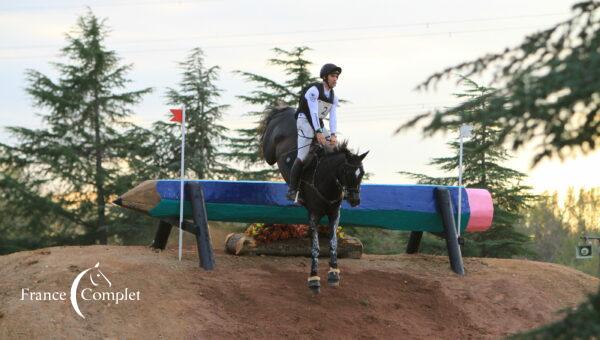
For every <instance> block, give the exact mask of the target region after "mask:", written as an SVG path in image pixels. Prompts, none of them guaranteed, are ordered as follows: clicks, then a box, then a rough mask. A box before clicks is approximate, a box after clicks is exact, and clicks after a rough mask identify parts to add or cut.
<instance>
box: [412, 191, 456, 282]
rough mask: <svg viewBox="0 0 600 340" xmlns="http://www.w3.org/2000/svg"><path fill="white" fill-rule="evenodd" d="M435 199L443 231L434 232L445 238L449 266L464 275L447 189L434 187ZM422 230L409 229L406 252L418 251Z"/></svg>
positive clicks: (450, 200)
mask: <svg viewBox="0 0 600 340" xmlns="http://www.w3.org/2000/svg"><path fill="white" fill-rule="evenodd" d="M434 193H435V200H436V203H437V208H438V211H439V213H440V216H441V217H442V222H443V226H444V232H442V233H435V234H436V235H438V236H440V237H442V238H444V239H445V240H446V248H447V249H448V258H449V259H450V268H452V271H453V272H455V273H456V274H458V275H461V276H463V275H465V269H464V265H463V260H462V253H461V250H460V245H459V243H460V242H459V237H458V234H457V232H456V224H455V223H454V210H453V207H452V199H451V197H450V192H449V191H448V189H446V188H443V187H439V188H435V190H434ZM422 236H423V232H422V231H411V232H410V238H409V240H408V245H407V246H406V253H408V254H414V253H418V252H419V247H420V244H421V238H422Z"/></svg>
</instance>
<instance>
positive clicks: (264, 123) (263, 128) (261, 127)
mask: <svg viewBox="0 0 600 340" xmlns="http://www.w3.org/2000/svg"><path fill="white" fill-rule="evenodd" d="M286 109H288V106H285V105H278V106H276V107H271V108H267V109H266V110H265V111H264V114H263V116H262V119H261V120H260V122H259V123H258V127H257V132H258V136H260V140H259V144H260V153H261V157H263V158H265V154H264V149H265V145H264V143H265V135H266V132H267V127H268V126H269V122H270V121H271V119H273V117H275V115H276V114H278V113H280V112H283V111H285V110H286Z"/></svg>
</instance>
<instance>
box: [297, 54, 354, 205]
mask: <svg viewBox="0 0 600 340" xmlns="http://www.w3.org/2000/svg"><path fill="white" fill-rule="evenodd" d="M340 73H342V69H341V68H340V67H338V66H336V65H334V64H325V65H323V67H321V72H320V74H319V76H320V77H321V79H322V80H323V81H322V82H320V83H313V84H310V85H308V86H307V87H305V88H304V89H303V90H302V92H301V93H300V103H299V104H298V109H297V110H296V127H297V128H298V157H297V158H296V160H295V161H294V165H292V170H291V171H290V183H289V190H288V193H287V195H286V196H287V198H288V199H289V200H292V201H293V200H294V199H295V198H296V195H297V193H298V187H299V183H300V175H301V173H302V168H303V166H304V164H303V162H304V160H305V159H306V156H307V155H308V149H309V147H310V144H311V143H312V141H313V138H315V137H316V139H317V142H318V143H320V144H322V145H325V144H326V143H327V139H326V138H327V137H329V143H330V144H332V145H335V144H336V143H337V138H336V136H335V133H336V130H337V115H336V108H337V106H338V97H337V96H336V95H335V94H334V92H333V88H334V87H335V85H336V83H337V80H338V77H339V75H340ZM327 115H329V130H327V129H326V128H325V127H324V126H323V119H325V118H326V117H327Z"/></svg>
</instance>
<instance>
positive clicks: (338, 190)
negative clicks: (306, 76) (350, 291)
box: [259, 107, 369, 294]
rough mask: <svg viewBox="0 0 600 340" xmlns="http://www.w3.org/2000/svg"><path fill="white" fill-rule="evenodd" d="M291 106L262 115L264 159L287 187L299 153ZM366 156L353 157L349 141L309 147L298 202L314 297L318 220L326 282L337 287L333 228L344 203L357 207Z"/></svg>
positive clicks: (336, 224) (337, 221)
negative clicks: (325, 250) (326, 256)
mask: <svg viewBox="0 0 600 340" xmlns="http://www.w3.org/2000/svg"><path fill="white" fill-rule="evenodd" d="M294 114H295V110H294V109H293V108H290V107H288V108H279V109H273V110H271V112H270V113H268V114H267V115H265V118H264V120H263V121H262V123H261V126H260V128H259V131H260V133H261V140H260V143H261V151H262V156H263V158H264V159H265V161H266V162H267V163H268V164H269V165H273V164H275V163H277V166H278V168H279V171H280V173H281V175H282V176H283V178H284V179H285V181H286V182H287V183H288V184H289V174H290V170H291V167H292V164H293V163H294V160H295V159H296V154H297V134H298V132H297V129H296V118H295V117H294ZM368 153H369V152H368V151H367V152H365V153H363V154H362V155H358V154H355V153H353V152H351V151H350V150H349V149H348V142H347V141H344V142H343V143H341V144H339V145H336V146H333V147H330V146H325V147H322V146H319V145H315V144H313V145H312V146H311V152H310V154H309V156H308V158H307V159H306V161H305V165H304V169H303V173H302V175H301V177H300V178H301V179H300V188H299V189H300V190H299V193H300V194H299V195H300V196H301V197H302V200H301V201H300V203H301V204H302V205H303V206H304V207H305V208H306V210H307V211H308V222H309V227H310V233H311V269H310V276H309V277H308V287H309V288H310V290H311V291H312V292H313V293H315V294H318V293H319V292H320V288H321V283H320V278H319V276H318V273H317V269H318V257H319V234H318V225H319V221H320V220H321V219H322V218H323V217H324V216H327V217H328V220H329V223H328V227H329V231H330V239H329V253H330V261H329V272H328V273H327V284H328V285H329V286H330V287H337V286H339V283H340V270H339V268H338V264H337V234H336V231H337V227H338V224H339V220H340V206H341V204H342V201H343V200H344V199H346V200H347V201H348V203H350V205H351V206H352V207H355V206H358V205H359V204H360V184H361V181H362V177H363V175H364V173H365V171H364V169H363V165H362V161H363V159H364V158H365V157H366V156H367V154H368Z"/></svg>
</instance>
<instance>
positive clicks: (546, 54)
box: [400, 1, 600, 164]
mask: <svg viewBox="0 0 600 340" xmlns="http://www.w3.org/2000/svg"><path fill="white" fill-rule="evenodd" d="M573 12H574V14H573V16H572V17H571V18H570V19H569V20H566V21H564V22H561V23H558V24H557V25H555V26H553V27H551V28H549V29H546V30H543V31H541V32H537V33H534V34H531V35H529V36H528V37H527V38H526V39H525V41H523V42H522V43H521V44H520V45H518V46H516V47H513V48H507V49H506V50H504V51H502V52H500V53H495V54H487V55H485V56H483V57H481V58H478V59H476V60H474V61H469V62H465V63H461V64H458V65H456V66H452V67H449V68H447V69H445V70H444V71H442V72H439V73H436V74H433V75H431V76H430V77H429V78H428V79H427V80H426V81H425V82H423V83H422V84H421V85H419V87H418V88H420V89H425V88H428V87H431V86H433V85H435V84H436V83H437V82H438V81H440V80H441V79H443V78H445V77H450V76H451V75H452V74H454V73H457V72H459V73H461V74H464V75H465V76H467V77H471V76H472V75H475V74H480V73H483V72H485V71H491V70H498V71H494V78H493V81H494V84H495V86H496V87H498V88H497V89H496V90H494V91H492V92H490V93H487V94H486V98H485V100H486V102H487V103H489V104H488V105H487V106H486V108H485V110H472V109H473V108H475V107H477V106H478V105H479V103H478V100H475V99H473V100H468V101H465V102H462V103H461V104H460V105H457V106H455V107H452V108H449V109H444V110H441V111H439V112H435V113H428V114H425V115H421V116H418V117H416V118H415V119H413V120H412V121H410V122H408V123H407V124H405V125H404V126H413V125H415V124H416V123H417V122H419V121H421V120H423V119H425V118H427V119H429V121H428V122H427V124H426V126H425V127H424V128H423V132H424V133H425V134H427V135H431V134H434V133H435V132H437V131H444V130H446V128H447V126H448V125H449V124H451V125H456V124H458V123H476V122H478V121H481V120H483V119H485V120H490V121H493V122H497V123H499V126H500V127H501V128H500V133H499V138H500V141H505V140H509V141H512V147H513V148H514V149H517V148H519V147H520V146H522V145H523V144H525V143H527V142H536V143H538V145H537V148H536V149H537V150H536V155H535V157H534V158H533V163H534V164H537V163H538V162H539V161H540V160H542V159H544V158H547V157H555V156H558V157H563V156H564V155H567V154H570V153H574V152H583V153H587V152H589V151H592V150H594V149H595V148H596V147H597V144H598V142H599V141H600V133H599V131H600V91H599V90H598V89H599V88H600V50H599V47H600V2H598V1H584V2H580V3H578V4H576V5H574V6H573ZM401 128H402V127H401ZM401 128H400V129H401Z"/></svg>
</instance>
